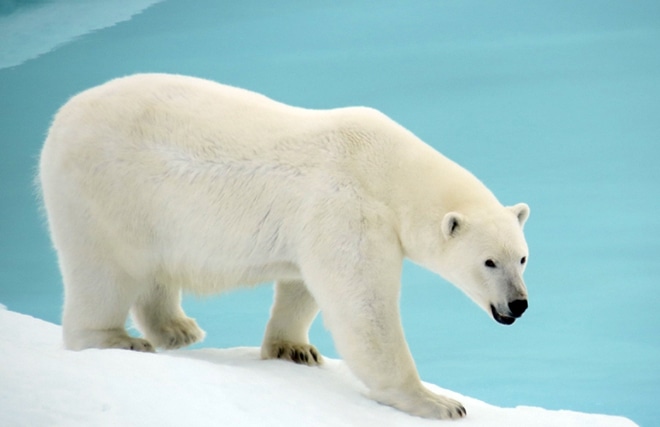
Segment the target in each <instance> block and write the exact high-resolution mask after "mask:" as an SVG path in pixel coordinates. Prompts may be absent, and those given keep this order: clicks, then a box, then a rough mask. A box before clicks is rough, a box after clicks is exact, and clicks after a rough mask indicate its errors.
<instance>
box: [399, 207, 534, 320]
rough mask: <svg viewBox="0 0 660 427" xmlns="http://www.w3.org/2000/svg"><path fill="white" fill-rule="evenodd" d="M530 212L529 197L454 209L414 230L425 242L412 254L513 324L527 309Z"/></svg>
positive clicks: (496, 315) (427, 266) (414, 258)
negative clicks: (513, 202) (504, 203)
mask: <svg viewBox="0 0 660 427" xmlns="http://www.w3.org/2000/svg"><path fill="white" fill-rule="evenodd" d="M528 217H529V207H528V206H527V205H526V204H524V203H520V204H517V205H515V206H510V207H503V206H501V205H499V204H498V205H497V206H489V208H488V209H482V210H480V209H473V210H470V211H465V212H458V211H451V212H448V213H445V214H444V216H443V217H442V218H441V219H440V224H439V227H438V223H437V222H436V221H431V222H432V223H435V226H430V225H431V224H429V222H427V223H426V224H425V225H426V226H423V227H421V229H418V230H417V231H419V232H421V233H414V234H416V236H417V237H418V238H416V239H414V240H415V241H416V243H418V244H421V245H414V246H415V249H414V250H411V251H409V256H410V258H411V259H412V260H413V261H416V262H418V263H419V264H421V265H423V266H425V267H426V268H428V269H430V270H431V271H434V272H435V273H437V274H439V275H440V276H442V277H444V278H445V279H447V280H448V281H450V282H451V283H453V284H454V285H455V286H456V287H458V288H459V289H461V290H462V291H463V292H464V293H465V294H466V295H468V296H469V297H470V298H471V299H472V300H473V301H474V302H475V303H476V304H477V305H478V306H480V307H481V308H482V309H484V310H485V311H486V312H487V313H488V314H489V315H490V316H492V317H493V318H494V319H495V320H496V321H497V322H499V323H501V324H504V325H510V324H512V323H513V322H514V321H515V320H516V319H517V318H518V317H520V316H522V314H523V312H524V311H525V310H526V309H527V289H526V287H525V282H524V281H523V272H524V271H525V267H526V265H527V260H528V257H529V253H528V249H527V243H526V241H525V236H524V235H523V226H524V224H525V221H526V220H527V218H528ZM426 219H427V220H430V218H428V217H427V218H426ZM420 234H421V235H420ZM410 249H412V248H410ZM411 255H412V256H411ZM416 258H417V259H416Z"/></svg>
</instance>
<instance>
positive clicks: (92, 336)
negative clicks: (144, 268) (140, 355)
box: [60, 256, 154, 352]
mask: <svg viewBox="0 0 660 427" xmlns="http://www.w3.org/2000/svg"><path fill="white" fill-rule="evenodd" d="M60 264H61V268H62V275H63V278H64V286H65V298H64V310H63V313H62V334H63V338H64V346H65V347H66V348H68V349H70V350H83V349H86V348H119V349H126V350H135V351H144V352H153V351H154V348H153V346H152V345H151V343H149V341H147V340H145V339H141V338H135V337H131V336H130V335H128V333H127V332H126V329H125V327H124V325H125V323H126V318H127V316H128V311H129V309H130V306H131V304H132V303H133V301H135V299H136V298H137V295H138V293H139V291H140V287H139V285H138V284H136V283H134V281H133V280H132V279H131V278H130V277H128V276H127V275H125V274H122V273H121V272H120V270H119V269H116V268H112V267H109V266H107V265H101V264H100V263H96V264H95V263H94V262H91V261H89V260H80V262H79V263H78V264H76V265H72V264H71V263H70V262H68V259H67V258H66V257H64V256H61V257H60Z"/></svg>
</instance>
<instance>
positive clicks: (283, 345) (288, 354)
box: [261, 280, 323, 366]
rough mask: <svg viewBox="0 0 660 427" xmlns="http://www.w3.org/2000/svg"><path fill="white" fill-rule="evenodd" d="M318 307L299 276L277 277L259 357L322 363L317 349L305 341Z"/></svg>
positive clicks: (312, 364) (305, 363) (301, 362)
mask: <svg viewBox="0 0 660 427" xmlns="http://www.w3.org/2000/svg"><path fill="white" fill-rule="evenodd" d="M318 311H319V309H318V306H317V305H316V301H314V298H312V296H311V295H310V293H309V292H308V291H307V288H306V287H305V283H303V282H302V281H300V280H290V281H278V282H277V283H276V284H275V301H274V303H273V307H272V309H271V313H270V320H269V321H268V326H267V327H266V333H265V336H264V340H263V344H262V345H261V357H262V358H263V359H284V360H289V361H292V362H295V363H300V364H303V365H309V366H315V365H320V364H322V363H323V358H322V357H321V354H320V353H319V352H318V350H317V349H316V348H315V347H314V346H313V345H311V344H309V337H308V333H309V327H310V325H311V324H312V321H313V320H314V318H315V317H316V315H317V313H318Z"/></svg>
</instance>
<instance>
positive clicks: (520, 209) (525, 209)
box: [509, 203, 529, 227]
mask: <svg viewBox="0 0 660 427" xmlns="http://www.w3.org/2000/svg"><path fill="white" fill-rule="evenodd" d="M509 210H510V211H511V212H513V214H514V215H515V216H516V218H518V222H519V223H520V226H521V227H522V226H523V225H525V221H527V218H529V206H527V204H525V203H518V204H517V205H514V206H509Z"/></svg>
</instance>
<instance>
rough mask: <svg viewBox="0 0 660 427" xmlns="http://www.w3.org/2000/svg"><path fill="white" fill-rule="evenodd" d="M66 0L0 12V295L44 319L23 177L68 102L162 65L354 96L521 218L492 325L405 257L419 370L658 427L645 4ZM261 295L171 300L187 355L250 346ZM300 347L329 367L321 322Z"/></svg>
mask: <svg viewBox="0 0 660 427" xmlns="http://www.w3.org/2000/svg"><path fill="white" fill-rule="evenodd" d="M75 3H77V2H74V1H71V0H69V1H64V0H63V1H56V2H47V1H31V2H27V5H25V6H22V5H21V3H20V2H0V66H1V67H2V68H0V147H2V153H3V154H2V156H0V303H2V304H4V305H6V306H7V307H8V308H9V309H11V310H15V311H19V312H23V313H28V314H32V315H34V316H36V317H40V318H43V319H46V320H48V321H52V322H59V310H60V306H61V295H62V292H61V284H60V278H59V273H58V271H57V265H56V259H55V256H54V253H53V252H52V250H51V249H50V244H49V241H48V235H47V232H46V229H45V227H44V226H43V220H42V218H41V217H40V214H39V211H38V203H37V202H36V197H35V192H34V190H33V186H32V179H33V175H34V172H35V167H36V163H37V157H38V153H39V149H40V146H41V144H42V141H43V138H44V135H45V133H46V131H47V128H48V125H49V121H50V118H51V117H52V115H53V113H54V112H55V111H56V109H57V108H58V107H59V106H60V105H61V104H63V103H64V102H65V101H66V99H67V98H68V97H70V96H71V95H73V94H75V93H76V92H79V91H81V90H83V89H85V88H88V87H90V86H93V85H96V84H100V83H102V82H104V81H106V80H108V79H111V78H113V77H116V76H120V75H125V74H131V73H134V72H142V71H162V72H175V73H182V74H192V75H197V76H201V77H206V78H210V79H214V80H217V81H221V82H225V83H229V84H232V85H237V86H242V87H246V88H249V89H252V90H255V91H258V92H262V93H265V94H267V95H269V96H271V97H273V98H276V99H278V100H281V101H283V102H287V103H290V104H295V105H300V106H305V107H310V108H326V107H337V106H344V105H356V104H360V105H369V106H372V107H375V108H378V109H380V110H382V111H384V112H385V113H387V114H388V115H390V116H391V117H392V118H394V119H395V120H397V121H398V122H400V123H401V124H403V125H404V126H406V127H408V128H409V129H411V130H412V131H413V132H415V133H416V134H417V135H418V136H420V137H421V138H422V139H424V140H425V141H427V142H428V143H430V144H432V145H433V146H435V147H436V148H438V149H439V150H440V151H442V152H443V153H445V154H446V155H448V156H449V157H451V158H453V159H454V160H456V161H458V162H459V163H461V164H463V165H464V166H466V167H467V168H468V169H470V170H471V171H473V172H474V173H475V174H476V175H477V176H479V177H480V178H481V179H482V180H483V181H484V182H485V183H487V185H488V186H489V187H490V188H491V189H492V190H493V191H494V192H495V194H497V195H498V197H499V198H500V199H501V200H502V202H504V203H507V204H513V203H517V202H519V201H525V202H527V203H528V204H529V205H530V206H531V208H532V215H531V218H530V220H529V222H528V223H527V226H526V234H527V237H528V243H529V245H530V250H531V256H530V262H529V267H528V270H527V273H526V281H527V284H528V288H529V292H530V309H529V310H528V312H527V313H526V314H525V316H524V317H523V318H522V319H521V320H520V321H518V322H516V324H515V325H513V326H511V327H504V326H501V325H498V324H496V323H495V322H494V321H493V320H491V319H489V318H488V316H486V315H485V313H483V312H482V311H481V310H480V309H478V308H477V307H476V306H475V305H474V304H472V303H471V302H470V301H468V299H467V298H466V297H465V296H463V295H462V294H461V293H460V292H459V291H457V290H456V289H454V288H453V287H452V286H450V285H449V284H447V283H445V282H443V281H442V280H441V279H439V278H438V277H435V276H433V275H432V274H430V273H428V272H426V271H424V270H422V269H420V268H418V267H416V266H414V265H411V264H408V265H406V267H405V270H404V274H403V278H402V281H403V293H402V312H403V321H404V326H405V329H406V334H407V338H408V342H409V344H410V347H411V349H412V352H413V355H414V356H415V359H416V361H417V364H418V368H419V370H420V373H421V375H422V378H423V379H424V380H427V381H430V382H433V383H436V384H439V385H441V386H443V387H447V388H450V389H453V390H456V391H458V392H460V393H464V394H467V395H471V396H474V397H477V398H480V399H482V400H485V401H487V402H489V403H492V404H496V405H500V406H517V405H535V406H544V407H547V408H554V409H560V408H561V409H573V410H578V411H585V412H600V413H607V414H618V415H624V416H627V417H629V418H631V419H633V420H634V421H636V422H637V423H639V424H640V425H642V426H653V425H655V423H657V419H658V418H659V417H660V408H659V407H658V405H657V402H658V396H660V334H659V331H660V328H659V326H660V315H659V314H658V308H657V305H658V303H659V302H660V298H659V297H660V287H659V286H658V285H659V283H658V279H657V277H658V276H657V267H658V265H660V264H659V261H658V259H660V197H659V196H660V194H659V193H660V192H659V191H658V185H659V184H660V168H659V167H658V164H657V163H658V158H659V156H658V155H659V154H660V3H658V2H657V1H635V2H631V1H628V0H619V1H595V0H593V1H591V0H590V1H580V2H575V1H568V0H567V1H556V0H553V1H551V0H542V1H536V2H529V1H522V0H518V1H499V0H498V1H493V0H466V1H462V2H450V1H427V2H421V1H411V2H403V1H382V2H379V3H377V5H376V4H375V3H374V4H373V5H370V4H367V3H362V4H356V3H355V2H348V1H339V2H333V6H325V5H323V3H325V2H296V1H293V0H289V1H286V2H279V5H278V6H274V5H272V4H271V3H270V2H265V1H246V2H231V4H225V3H227V2H217V1H211V0H203V1H202V0H200V1H197V2H194V6H191V4H193V3H190V2H185V1H183V0H165V1H161V2H155V4H154V5H152V6H151V7H149V8H147V9H146V10H145V11H143V12H142V13H140V14H137V15H135V16H133V17H132V18H131V19H129V20H125V19H128V17H123V18H121V17H117V18H113V19H115V20H117V21H118V20H121V19H124V21H122V22H118V23H116V24H115V25H110V24H112V22H105V21H107V19H110V18H108V16H110V17H112V16H114V15H113V12H116V11H112V10H111V9H109V7H110V6H107V5H105V3H108V2H101V1H90V2H88V3H89V4H90V5H91V6H90V7H89V9H86V10H84V11H82V10H78V11H77V12H76V9H75V7H76V6H75ZM125 3H126V4H130V2H125ZM142 3H143V4H144V5H145V6H146V5H147V3H149V2H148V1H144V2H142ZM239 3H240V4H239ZM115 7H116V8H118V7H119V6H115ZM122 7H127V6H126V5H124V6H122ZM132 7H134V6H132ZM72 10H73V12H72ZM136 11H137V9H136ZM76 13H77V14H76ZM129 15H130V14H129ZM44 16H46V18H48V19H50V21H49V22H51V25H36V24H38V23H39V22H43V21H40V20H43V19H46V18H44ZM71 16H73V17H77V19H74V21H73V22H72V21H71ZM18 24H20V25H18ZM83 24H84V25H83ZM108 25H110V26H108ZM40 32H43V33H44V34H41V33H40ZM8 34H9V35H10V36H12V37H8V36H7V35H8ZM76 34H77V35H76ZM40 36H41V37H40ZM73 36H75V37H73ZM72 37H73V38H72ZM271 296H272V291H271V289H270V286H264V287H259V288H255V289H252V290H246V291H238V292H233V293H230V294H229V295H224V296H221V297H213V298H208V299H204V300H199V299H195V298H192V297H190V298H187V299H186V301H185V305H186V309H187V311H188V313H189V314H190V315H191V316H193V317H196V318H197V320H198V321H199V323H200V325H201V326H202V327H203V328H204V329H206V331H207V340H206V342H205V343H203V344H202V346H213V347H230V346H239V345H240V346H242V345H258V344H259V343H260V340H261V336H262V333H263V329H264V325H265V323H266V320H267V318H268V309H269V306H270V299H271ZM312 339H313V341H314V342H315V343H316V344H317V345H318V346H319V347H320V349H321V350H322V351H323V352H324V353H325V354H327V355H329V356H334V355H336V353H335V352H334V349H333V347H332V341H331V339H330V337H329V335H328V333H327V332H326V331H325V330H324V328H323V326H322V322H321V321H320V319H319V320H318V321H317V322H316V323H315V325H314V328H313V330H312Z"/></svg>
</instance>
